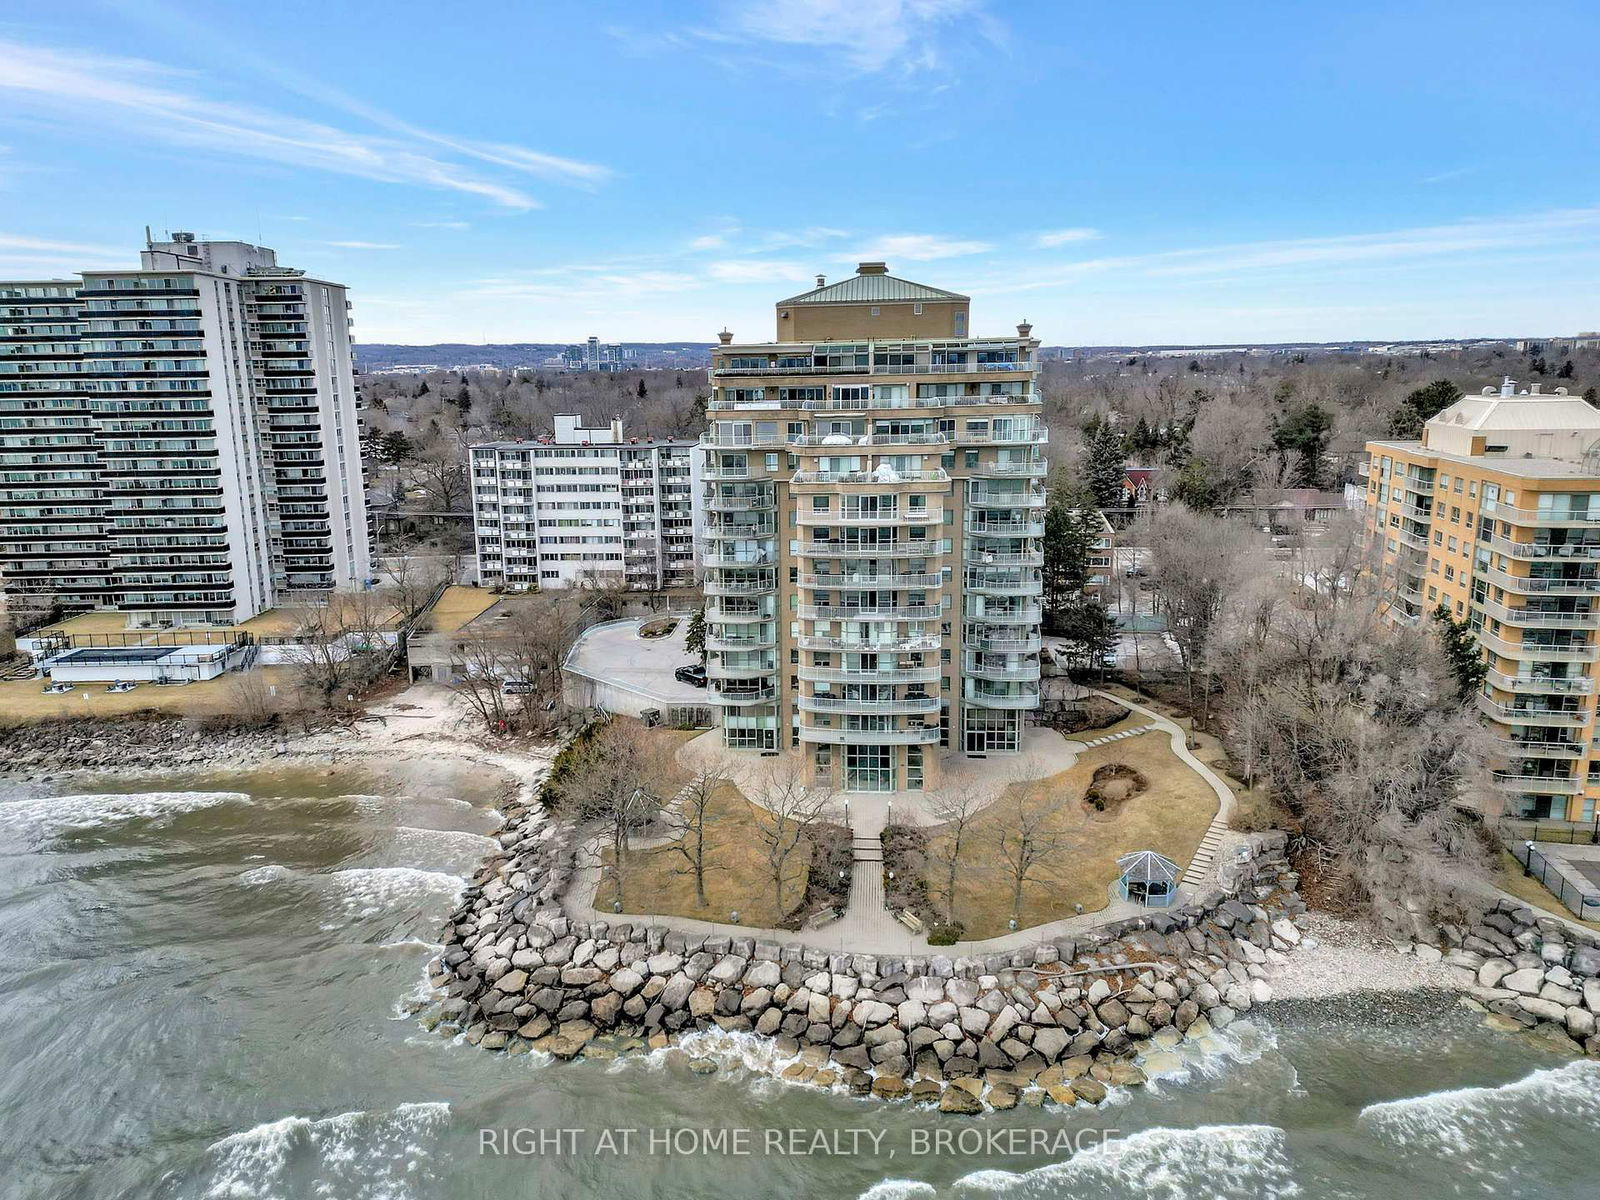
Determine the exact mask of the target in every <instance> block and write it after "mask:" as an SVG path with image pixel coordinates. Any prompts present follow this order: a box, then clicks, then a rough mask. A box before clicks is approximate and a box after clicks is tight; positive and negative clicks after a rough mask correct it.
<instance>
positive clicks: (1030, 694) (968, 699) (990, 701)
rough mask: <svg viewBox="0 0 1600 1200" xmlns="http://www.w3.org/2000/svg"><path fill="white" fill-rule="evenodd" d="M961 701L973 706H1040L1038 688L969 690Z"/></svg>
mask: <svg viewBox="0 0 1600 1200" xmlns="http://www.w3.org/2000/svg"><path fill="white" fill-rule="evenodd" d="M961 702H962V703H963V704H965V705H967V706H968V707H973V708H1038V707H1039V691H1038V689H1037V688H1034V689H1033V690H1031V691H1024V692H982V691H968V692H965V693H963V695H962V697H961Z"/></svg>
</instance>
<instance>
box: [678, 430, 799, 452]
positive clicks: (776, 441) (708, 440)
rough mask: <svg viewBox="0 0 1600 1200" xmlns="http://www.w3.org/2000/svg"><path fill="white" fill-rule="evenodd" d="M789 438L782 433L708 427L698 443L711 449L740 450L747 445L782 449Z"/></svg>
mask: <svg viewBox="0 0 1600 1200" xmlns="http://www.w3.org/2000/svg"><path fill="white" fill-rule="evenodd" d="M789 441H790V438H789V437H788V436H787V435H786V434H782V433H770V434H753V433H743V434H739V433H723V434H719V433H718V432H717V431H716V430H715V429H708V430H706V432H705V433H704V434H703V435H702V436H701V438H700V444H701V445H702V446H707V447H709V448H711V449H713V450H740V449H745V448H748V447H760V448H761V449H782V448H783V447H784V446H786V445H788V443H789Z"/></svg>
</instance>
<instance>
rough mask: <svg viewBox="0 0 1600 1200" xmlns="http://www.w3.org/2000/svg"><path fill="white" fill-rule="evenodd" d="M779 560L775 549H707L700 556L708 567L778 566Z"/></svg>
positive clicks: (701, 560)
mask: <svg viewBox="0 0 1600 1200" xmlns="http://www.w3.org/2000/svg"><path fill="white" fill-rule="evenodd" d="M777 561H778V555H777V551H775V550H762V551H757V552H754V553H752V552H750V551H738V552H735V551H726V550H707V551H706V552H705V553H704V554H703V555H701V556H700V562H701V563H702V564H703V565H704V566H707V567H724V568H726V567H771V566H776V565H777Z"/></svg>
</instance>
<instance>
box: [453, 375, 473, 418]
mask: <svg viewBox="0 0 1600 1200" xmlns="http://www.w3.org/2000/svg"><path fill="white" fill-rule="evenodd" d="M456 407H457V408H458V409H460V410H461V415H462V416H463V417H465V416H466V415H467V414H468V413H469V412H471V411H472V389H471V388H470V387H468V386H467V381H466V380H465V379H463V380H462V381H461V390H460V391H458V392H456Z"/></svg>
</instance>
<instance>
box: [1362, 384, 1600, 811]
mask: <svg viewBox="0 0 1600 1200" xmlns="http://www.w3.org/2000/svg"><path fill="white" fill-rule="evenodd" d="M1367 453H1368V456H1369V459H1370V463H1369V472H1370V474H1369V478H1368V481H1367V528H1368V531H1369V534H1370V535H1371V536H1372V538H1373V539H1374V541H1375V542H1376V543H1377V544H1378V545H1379V546H1380V547H1381V551H1380V553H1381V558H1382V564H1383V567H1382V569H1383V572H1384V578H1385V584H1386V587H1387V589H1388V593H1389V595H1388V606H1389V607H1388V611H1389V613H1390V614H1391V616H1392V617H1393V618H1394V619H1395V620H1399V621H1406V622H1416V621H1422V620H1426V619H1427V618H1428V616H1429V614H1431V613H1433V612H1434V611H1435V610H1436V609H1437V608H1438V607H1439V606H1440V605H1441V604H1442V605H1444V607H1445V608H1446V609H1448V610H1449V612H1450V615H1451V616H1452V617H1454V618H1456V619H1457V620H1466V621H1469V622H1470V623H1471V624H1472V627H1473V629H1474V630H1475V631H1476V633H1477V638H1478V642H1479V644H1480V645H1481V646H1482V648H1483V653H1484V656H1485V658H1486V659H1487V660H1488V665H1489V674H1488V679H1487V682H1486V683H1485V685H1484V688H1483V694H1482V695H1481V696H1480V697H1479V698H1478V707H1479V709H1480V711H1481V712H1482V713H1483V715H1484V717H1485V718H1486V719H1487V721H1488V722H1489V725H1490V728H1491V729H1492V730H1493V734H1494V747H1495V750H1496V763H1495V769H1494V784H1495V788H1496V790H1497V792H1499V793H1500V795H1501V797H1502V798H1503V809H1504V812H1505V813H1506V815H1508V816H1514V817H1535V818H1554V819H1558V820H1563V819H1564V820H1571V821H1592V820H1593V819H1594V816H1595V802H1596V799H1597V798H1600V747H1597V746H1596V744H1595V735H1596V730H1595V662H1596V657H1597V654H1600V646H1597V643H1596V631H1597V629H1600V411H1597V410H1596V409H1594V408H1593V407H1591V406H1590V405H1589V404H1587V403H1586V402H1585V401H1583V400H1582V399H1580V398H1579V397H1577V396H1570V395H1568V394H1567V393H1566V389H1564V388H1558V389H1556V391H1555V392H1554V393H1553V394H1547V393H1541V392H1540V390H1539V387H1538V385H1534V386H1533V387H1531V388H1526V389H1524V390H1521V391H1518V390H1517V388H1516V386H1515V385H1514V384H1513V383H1512V381H1511V380H1509V379H1507V380H1506V381H1505V382H1504V383H1503V384H1502V385H1501V386H1500V387H1499V388H1494V387H1486V388H1484V389H1483V391H1482V393H1481V394H1479V395H1473V396H1464V397H1462V398H1461V399H1460V400H1458V401H1456V403H1455V404H1453V405H1451V406H1450V407H1449V408H1447V409H1445V410H1444V411H1443V412H1441V413H1440V414H1439V415H1438V416H1436V417H1434V418H1433V419H1432V420H1430V421H1428V422H1427V424H1426V427H1425V429H1424V431H1423V435H1422V440H1421V441H1420V442H1412V441H1379V442H1369V443H1367Z"/></svg>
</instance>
